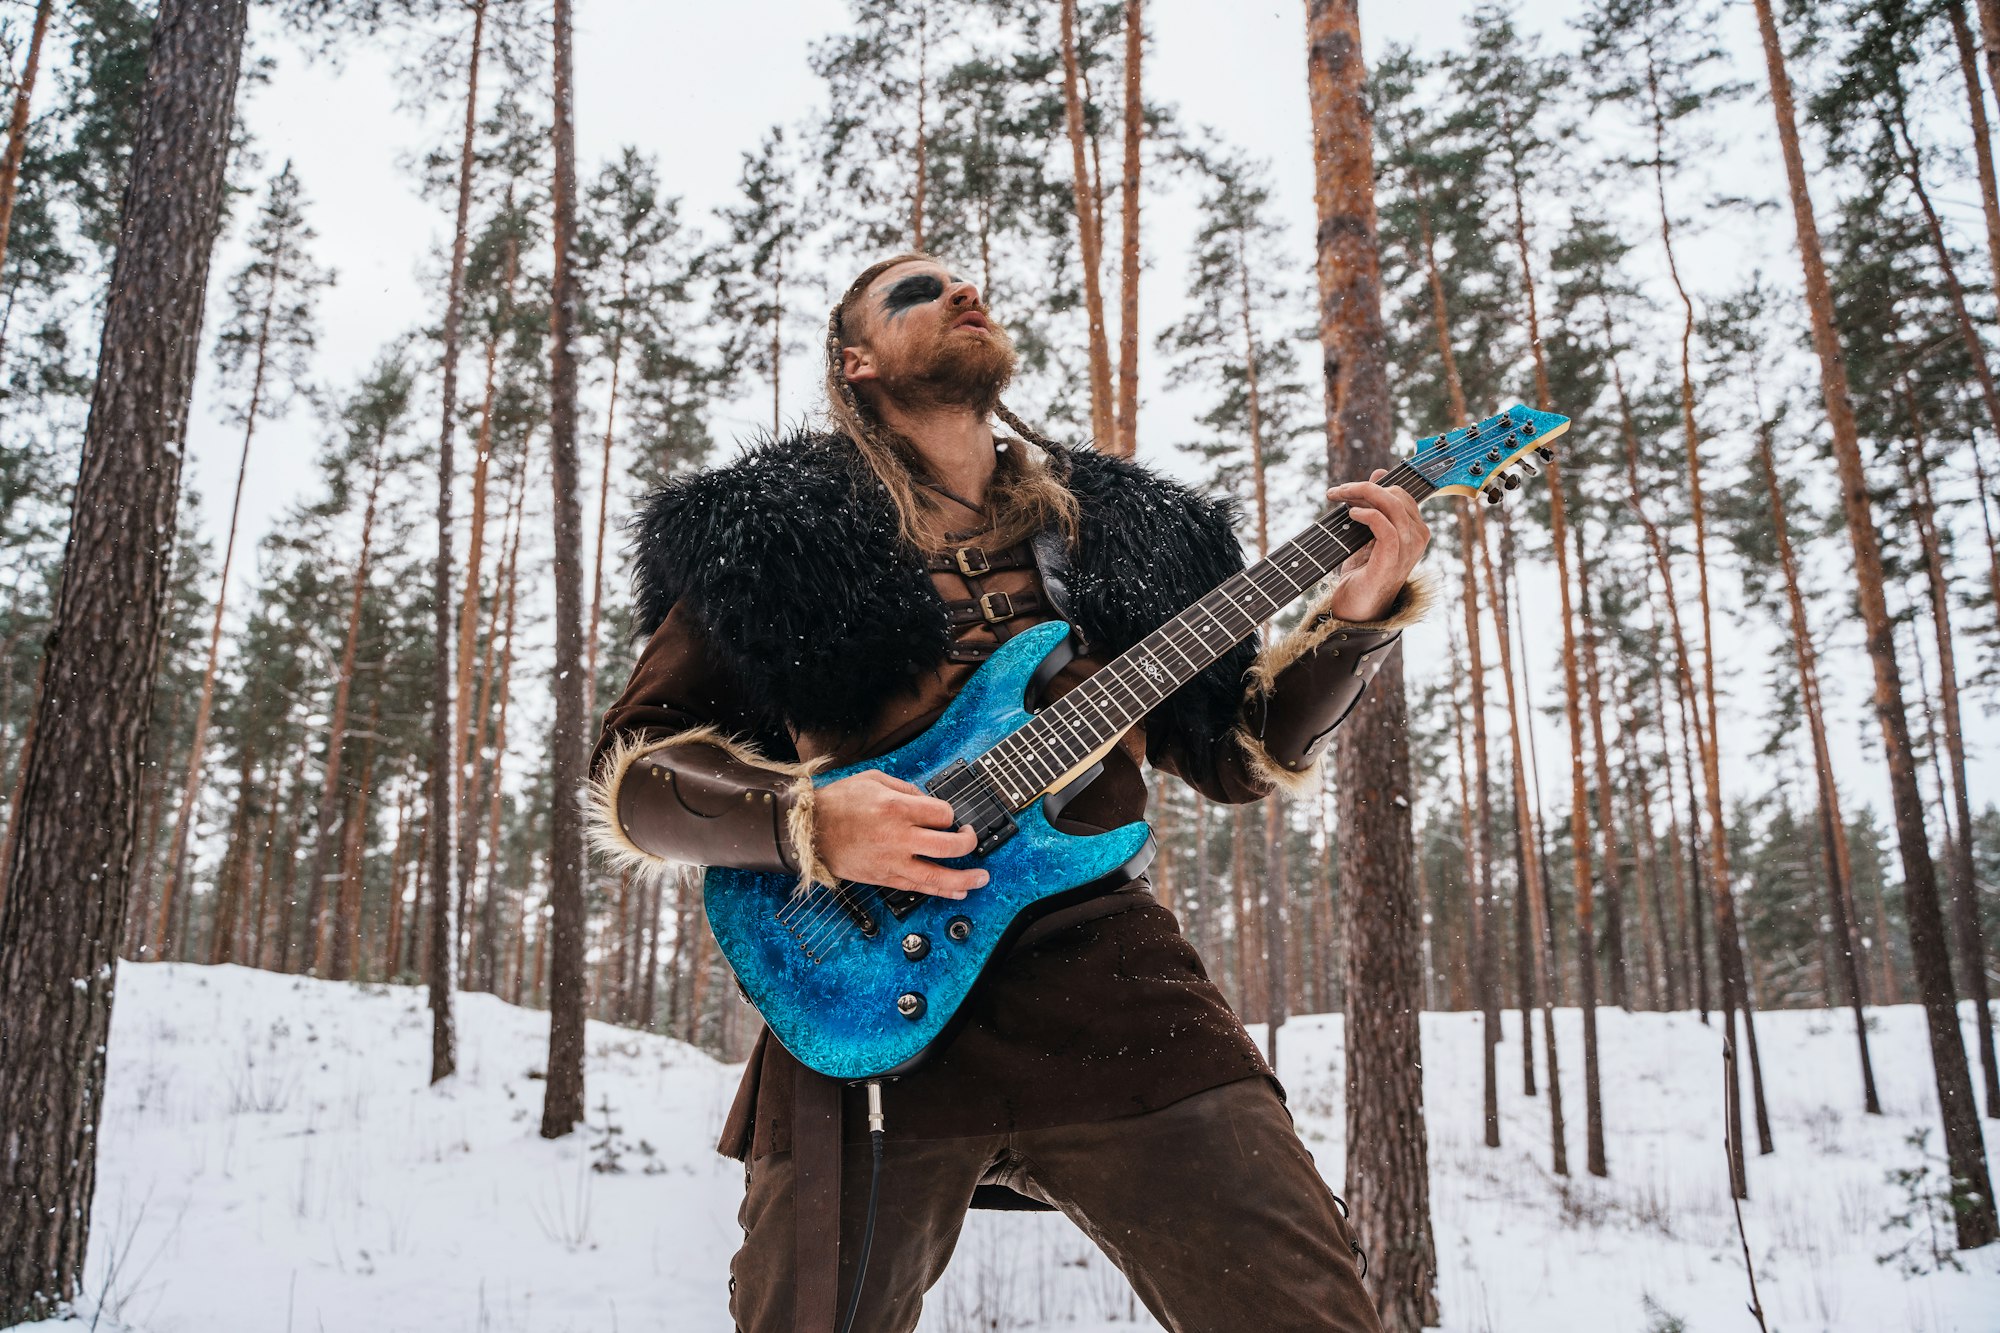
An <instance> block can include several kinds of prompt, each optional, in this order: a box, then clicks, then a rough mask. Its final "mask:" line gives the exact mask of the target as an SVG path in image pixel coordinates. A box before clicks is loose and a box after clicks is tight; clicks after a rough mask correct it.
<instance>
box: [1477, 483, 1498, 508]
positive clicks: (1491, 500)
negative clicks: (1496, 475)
mask: <svg viewBox="0 0 2000 1333" xmlns="http://www.w3.org/2000/svg"><path fill="white" fill-rule="evenodd" d="M1480 494H1481V495H1484V496H1485V497H1486V503H1487V504H1490V505H1497V504H1499V503H1500V495H1501V491H1500V488H1499V487H1498V486H1488V487H1487V488H1486V489H1485V490H1483V491H1481V492H1480Z"/></svg>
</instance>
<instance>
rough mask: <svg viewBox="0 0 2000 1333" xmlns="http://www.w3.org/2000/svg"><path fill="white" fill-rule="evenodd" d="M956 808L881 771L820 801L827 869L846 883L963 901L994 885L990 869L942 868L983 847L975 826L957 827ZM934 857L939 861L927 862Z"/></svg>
mask: <svg viewBox="0 0 2000 1333" xmlns="http://www.w3.org/2000/svg"><path fill="white" fill-rule="evenodd" d="M952 819H953V811H952V808H951V802H949V801H945V800H940V799H939V798H937V797H935V796H930V795H927V794H926V793H925V792H924V790H923V788H921V787H917V786H913V785H912V784H910V783H907V782H905V781H903V780H902V779H901V778H892V777H890V776H889V775H888V774H887V773H878V772H876V771H875V770H873V769H870V770H868V771H867V772H865V773H856V774H854V775H853V776H852V777H845V778H842V779H840V780H839V781H838V782H829V783H827V784H826V786H824V787H821V788H820V789H819V790H818V791H817V792H815V793H814V794H813V828H814V841H815V843H816V844H817V850H818V853H819V859H820V862H821V863H822V864H823V865H825V866H826V868H827V869H828V870H831V871H832V872H833V873H834V874H836V875H838V876H840V877H841V878H842V879H846V880H853V881H854V882H855V883H857V884H876V885H880V886H881V887H882V888H885V889H908V890H911V891H913V892H916V893H928V894H932V895H934V896H936V897H939V898H963V897H964V896H965V895H966V894H968V893H970V892H971V891H972V890H974V889H976V888H978V887H979V886H980V885H982V884H984V883H985V882H986V872H985V871H984V870H952V869H950V868H949V867H946V866H941V865H939V864H937V862H938V861H941V860H949V859H950V858H952V857H955V856H966V855H969V854H970V853H971V851H972V849H973V848H974V847H976V846H978V844H979V839H978V837H977V835H975V834H974V833H973V831H972V826H971V825H970V824H961V825H960V826H959V827H957V828H953V827H952V826H951V825H952ZM927 858H934V859H927Z"/></svg>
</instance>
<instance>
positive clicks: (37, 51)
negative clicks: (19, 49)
mask: <svg viewBox="0 0 2000 1333" xmlns="http://www.w3.org/2000/svg"><path fill="white" fill-rule="evenodd" d="M54 8H55V0H41V3H40V4H38V5H36V6H35V26H34V30H33V32H32V33H31V34H30V35H29V37H28V58H27V60H26V61H25V62H23V64H22V66H21V77H20V78H19V79H18V80H17V81H16V82H15V84H14V111H13V114H12V115H11V116H10V117H9V118H8V121H7V152H6V155H5V156H4V157H0V272H4V271H5V270H6V267H7V238H8V237H9V236H10V235H11V234H12V233H13V230H14V199H15V195H16V193H17V192H18V190H19V188H20V184H21V158H22V156H23V154H25V153H26V152H27V150H28V102H29V99H30V98H32V97H33V96H34V93H35V76H36V73H37V71H39V70H40V69H41V65H42V38H43V37H44V36H46V35H47V33H48V30H49V12H50V11H51V10H53V9H54ZM4 345H5V325H4V324H0V347H4Z"/></svg>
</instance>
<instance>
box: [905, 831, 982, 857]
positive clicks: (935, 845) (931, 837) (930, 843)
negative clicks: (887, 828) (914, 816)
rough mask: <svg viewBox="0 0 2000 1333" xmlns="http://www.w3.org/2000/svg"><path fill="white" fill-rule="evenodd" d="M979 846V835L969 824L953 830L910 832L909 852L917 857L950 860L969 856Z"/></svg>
mask: <svg viewBox="0 0 2000 1333" xmlns="http://www.w3.org/2000/svg"><path fill="white" fill-rule="evenodd" d="M977 846H979V835H978V834H976V833H974V832H973V831H972V826H971V825H970V824H962V825H960V826H959V827H958V828H955V829H933V828H914V829H911V830H910V850H911V851H913V852H915V853H916V854H917V855H918V856H935V857H940V858H950V857H954V856H970V855H972V851H973V849H974V848H975V847H977Z"/></svg>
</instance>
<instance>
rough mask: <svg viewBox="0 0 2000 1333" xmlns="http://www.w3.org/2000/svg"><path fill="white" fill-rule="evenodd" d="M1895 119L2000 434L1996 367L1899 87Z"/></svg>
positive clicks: (1905, 163)
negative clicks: (1968, 295) (1948, 239)
mask: <svg viewBox="0 0 2000 1333" xmlns="http://www.w3.org/2000/svg"><path fill="white" fill-rule="evenodd" d="M1894 119H1895V131H1896V137H1897V138H1899V139H1901V140H1902V143H1903V159H1902V163H1901V165H1902V169H1903V178H1904V179H1905V180H1907V181H1908V182H1909V183H1910V193H1911V195H1913V196H1914V197H1915V198H1916V201H1917V207H1918V208H1919V209H1920V210H1921V211H1922V213H1923V215H1924V229H1925V231H1926V232H1927V233H1928V234H1929V236H1930V241H1931V251H1932V254H1933V255H1934V256H1935V257H1936V259H1937V264H1938V271H1939V272H1940V273H1942V274H1943V275H1944V286H1945V291H1946V293H1947V294H1948V295H1949V296H1950V297H1951V309H1952V315H1953V317H1954V318H1955V319H1956V320H1957V321H1958V334H1959V337H1960V338H1961V339H1962V340H1963V341H1964V343H1965V354H1966V355H1967V356H1968V357H1969V358H1971V360H1972V375H1973V378H1974V380H1976V381H1977V382H1978V385H1979V397H1980V400H1981V401H1982V402H1984V403H1985V404H1986V415H1987V418H1988V419H1989V420H1991V421H1992V423H1993V429H1994V431H1995V432H1996V433H2000V389H1996V388H1995V387H1994V383H1993V367H1992V365H1991V363H1989V362H1988V361H1987V359H1986V344H1985V343H1983V342H1981V341H1980V338H1979V327H1978V325H1977V324H1975V323H1974V322H1973V319H1972V311H1971V310H1970V308H1968V307H1967V305H1966V302H1965V285H1964V284H1963V283H1961V282H1960V281H1959V278H1958V265H1957V264H1955V263H1953V262H1952V258H1951V246H1950V245H1949V244H1948V243H1947V242H1946V240H1945V235H1944V224H1943V223H1941V222H1939V221H1938V215H1937V210H1936V209H1935V208H1933V207H1931V195H1930V191H1929V189H1927V188H1926V187H1925V185H1924V172H1923V159H1922V158H1921V157H1920V156H1919V155H1918V153H1917V141H1916V139H1915V138H1914V137H1913V136H1912V135H1911V134H1910V126H1909V122H1908V121H1907V120H1905V119H1904V116H1903V107H1902V90H1901V89H1900V88H1899V89H1897V90H1896V102H1895V112H1894Z"/></svg>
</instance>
